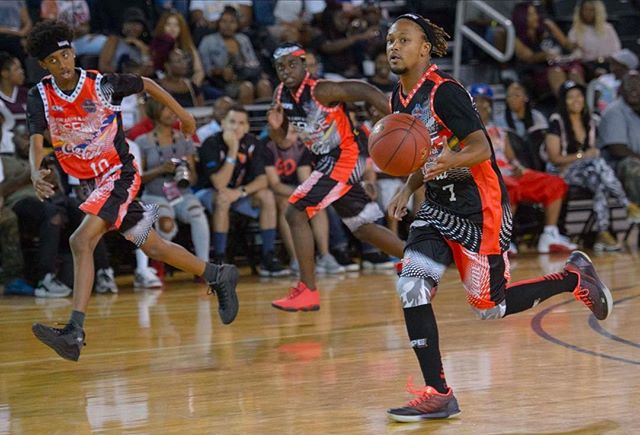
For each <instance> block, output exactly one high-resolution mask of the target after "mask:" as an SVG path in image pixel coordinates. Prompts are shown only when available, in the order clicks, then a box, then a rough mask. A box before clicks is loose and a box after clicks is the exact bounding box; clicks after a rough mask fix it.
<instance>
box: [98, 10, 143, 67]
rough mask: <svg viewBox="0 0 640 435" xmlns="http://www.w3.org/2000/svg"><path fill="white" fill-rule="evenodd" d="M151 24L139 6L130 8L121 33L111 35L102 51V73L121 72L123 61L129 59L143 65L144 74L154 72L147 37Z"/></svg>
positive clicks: (99, 65) (100, 64)
mask: <svg viewBox="0 0 640 435" xmlns="http://www.w3.org/2000/svg"><path fill="white" fill-rule="evenodd" d="M148 35H149V25H148V23H147V21H146V18H145V16H144V13H143V12H142V11H141V10H140V9H138V8H128V9H127V11H126V14H125V17H124V22H123V24H122V29H121V32H120V36H119V35H115V34H113V35H109V38H108V39H107V42H106V43H105V44H104V47H103V50H102V52H101V53H100V59H99V63H98V68H99V69H100V71H101V72H102V73H107V72H121V71H122V62H123V61H125V60H128V59H131V60H134V61H135V62H137V63H139V64H141V65H143V71H144V72H145V74H144V75H146V76H149V75H151V74H152V73H153V65H152V62H151V56H150V51H149V46H148V45H147V42H146V41H147V38H148Z"/></svg>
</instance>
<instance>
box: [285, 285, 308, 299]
mask: <svg viewBox="0 0 640 435" xmlns="http://www.w3.org/2000/svg"><path fill="white" fill-rule="evenodd" d="M303 291H304V289H301V288H300V287H298V286H296V287H291V291H289V294H288V295H287V299H295V298H296V297H297V296H298V295H299V294H300V293H302V292H303Z"/></svg>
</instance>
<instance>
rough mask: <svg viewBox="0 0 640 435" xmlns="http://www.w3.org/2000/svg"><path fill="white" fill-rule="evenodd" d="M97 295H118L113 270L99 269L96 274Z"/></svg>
mask: <svg viewBox="0 0 640 435" xmlns="http://www.w3.org/2000/svg"><path fill="white" fill-rule="evenodd" d="M94 288H95V290H96V293H118V285H117V284H116V281H115V278H114V276H113V269H112V268H110V267H108V268H106V269H98V271H97V272H96V283H95V286H94Z"/></svg>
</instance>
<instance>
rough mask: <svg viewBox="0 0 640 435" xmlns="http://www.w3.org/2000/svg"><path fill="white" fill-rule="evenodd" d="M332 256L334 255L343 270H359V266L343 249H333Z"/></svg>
mask: <svg viewBox="0 0 640 435" xmlns="http://www.w3.org/2000/svg"><path fill="white" fill-rule="evenodd" d="M333 256H334V257H335V259H336V261H337V262H338V264H339V265H340V266H342V267H344V270H346V271H347V272H357V271H358V270H360V267H359V266H358V265H357V264H356V263H354V262H353V259H352V258H351V256H350V255H349V253H348V252H347V251H346V250H345V249H338V250H336V251H333Z"/></svg>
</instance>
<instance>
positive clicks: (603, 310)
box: [564, 251, 613, 320]
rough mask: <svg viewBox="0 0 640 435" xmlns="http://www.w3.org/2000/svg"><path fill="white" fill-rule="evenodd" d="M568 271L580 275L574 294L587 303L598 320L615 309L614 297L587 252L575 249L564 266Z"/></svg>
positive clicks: (607, 315)
mask: <svg viewBox="0 0 640 435" xmlns="http://www.w3.org/2000/svg"><path fill="white" fill-rule="evenodd" d="M564 270H565V271H567V272H573V273H575V274H576V275H577V276H578V285H577V286H576V288H575V290H574V291H573V295H574V296H575V298H576V299H578V300H579V301H580V302H582V303H583V304H585V305H586V306H587V307H588V308H589V309H590V310H591V311H592V312H593V315H594V316H595V317H596V319H598V320H604V319H606V318H607V317H609V315H610V314H611V311H612V310H613V298H612V297H611V292H610V291H609V289H608V288H607V286H606V285H604V283H603V282H602V281H601V280H600V278H599V277H598V274H597V273H596V270H595V269H594V267H593V263H592V262H591V259H590V258H589V256H588V255H587V254H585V253H584V252H581V251H574V252H572V253H571V255H570V256H569V259H568V260H567V263H566V264H565V266H564Z"/></svg>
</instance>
